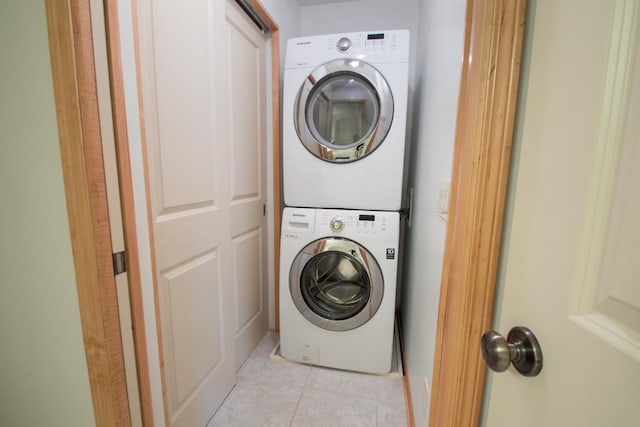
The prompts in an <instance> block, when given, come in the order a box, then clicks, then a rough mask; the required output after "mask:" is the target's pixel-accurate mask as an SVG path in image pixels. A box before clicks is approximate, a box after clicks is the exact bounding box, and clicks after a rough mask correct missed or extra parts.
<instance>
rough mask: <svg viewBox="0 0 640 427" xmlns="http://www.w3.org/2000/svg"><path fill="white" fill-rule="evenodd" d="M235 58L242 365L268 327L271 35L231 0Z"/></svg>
mask: <svg viewBox="0 0 640 427" xmlns="http://www.w3.org/2000/svg"><path fill="white" fill-rule="evenodd" d="M226 6H227V8H226V36H227V38H226V40H227V49H228V52H229V53H228V57H229V61H228V63H227V70H228V71H227V73H228V76H229V80H228V87H229V96H228V98H227V106H228V111H229V117H228V120H229V144H230V152H229V156H230V157H229V165H230V168H231V171H230V176H231V182H230V188H229V192H230V195H231V235H232V252H233V254H232V257H233V262H232V268H233V273H232V275H233V282H234V301H235V306H234V310H235V315H236V316H235V317H236V318H235V352H236V368H237V369H239V368H240V367H241V366H242V364H243V363H244V361H245V360H246V358H247V357H248V356H249V354H250V353H251V351H252V350H253V348H254V347H255V346H256V345H257V344H258V342H259V341H260V339H261V338H262V336H264V334H265V332H266V331H267V328H268V312H267V288H266V287H267V266H266V262H267V258H266V240H267V239H266V233H267V229H266V217H265V211H264V209H265V203H266V164H265V162H266V153H265V145H266V141H265V137H266V120H265V111H266V108H267V104H266V97H265V85H266V83H265V74H266V70H265V38H264V35H263V34H262V33H261V32H260V31H259V30H258V28H257V27H256V25H255V24H254V23H253V22H252V21H251V20H250V19H249V18H248V17H247V16H246V15H245V14H244V13H243V12H242V11H241V10H240V9H239V7H238V6H237V4H236V3H235V2H233V1H227V2H226Z"/></svg>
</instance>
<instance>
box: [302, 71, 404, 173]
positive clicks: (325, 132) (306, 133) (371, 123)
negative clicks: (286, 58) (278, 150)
mask: <svg viewBox="0 0 640 427" xmlns="http://www.w3.org/2000/svg"><path fill="white" fill-rule="evenodd" d="M392 120H393V96H392V94H391V89H390V88H389V85H388V84H387V82H386V80H385V79H384V77H383V76H382V74H380V72H378V70H376V69H375V68H374V67H372V66H371V65H369V64H367V63H366V62H363V61H358V60H355V59H336V60H334V61H330V62H327V63H325V64H323V65H321V66H320V67H318V68H316V69H315V70H314V71H313V72H312V73H311V74H310V75H309V76H308V77H307V79H306V80H305V81H304V83H303V85H302V87H301V88H300V90H299V92H298V96H297V98H296V103H295V108H294V124H295V128H296V132H297V134H298V137H299V138H300V141H301V142H302V144H303V145H304V146H305V148H306V149H307V150H309V152H311V153H312V154H313V155H314V156H316V157H318V158H320V159H322V160H325V161H328V162H332V163H348V162H353V161H356V160H359V159H361V158H363V157H366V156H367V155H369V154H371V153H372V152H373V151H374V150H375V149H376V148H378V147H379V146H380V144H382V142H383V141H384V139H385V138H386V136H387V134H388V133H389V129H390V128H391V122H392Z"/></svg>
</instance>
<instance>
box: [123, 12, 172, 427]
mask: <svg viewBox="0 0 640 427" xmlns="http://www.w3.org/2000/svg"><path fill="white" fill-rule="evenodd" d="M131 12H132V15H133V16H132V22H133V43H134V51H135V61H136V88H137V94H136V96H137V99H138V115H139V120H140V142H141V146H142V148H141V149H142V164H143V169H144V187H145V194H146V197H145V199H146V200H145V203H146V206H147V229H148V233H149V248H150V261H151V274H152V277H153V304H154V310H155V321H156V331H157V332H156V334H157V335H156V340H157V343H158V364H159V366H160V384H161V387H162V409H163V411H162V412H163V415H164V424H165V425H167V426H169V425H171V418H170V416H169V404H168V400H167V380H166V374H165V365H164V351H163V349H164V346H163V342H162V324H161V320H160V297H159V295H158V273H157V261H156V251H155V247H156V243H155V234H154V230H153V224H154V222H153V215H152V209H151V207H152V203H151V192H150V191H149V189H150V188H151V178H150V175H149V160H148V152H149V151H148V145H147V131H146V129H147V128H146V126H145V120H144V117H145V114H144V102H143V94H142V74H141V70H142V65H141V59H140V30H139V28H140V27H139V20H138V2H137V0H132V2H131ZM135 309H136V310H139V311H140V313H142V312H143V307H142V305H140V306H136V307H135ZM147 381H148V379H147Z"/></svg>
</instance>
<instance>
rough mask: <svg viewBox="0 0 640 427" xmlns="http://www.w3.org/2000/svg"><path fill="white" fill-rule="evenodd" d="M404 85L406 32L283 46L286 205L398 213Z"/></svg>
mask: <svg viewBox="0 0 640 427" xmlns="http://www.w3.org/2000/svg"><path fill="white" fill-rule="evenodd" d="M408 83H409V32H408V31H407V30H396V31H381V32H363V33H348V34H335V35H324V36H312V37H302V38H296V39H291V40H289V42H288V46H287V54H286V60H285V70H284V89H283V92H284V94H283V115H282V117H283V119H282V120H283V124H282V126H283V129H282V131H283V132H282V135H283V147H282V150H283V151H282V152H283V184H284V201H285V204H286V205H287V206H297V207H322V208H346V209H370V210H388V211H393V210H399V209H400V208H401V202H402V193H403V191H402V187H403V176H404V160H405V133H406V130H405V128H406V114H407V93H408Z"/></svg>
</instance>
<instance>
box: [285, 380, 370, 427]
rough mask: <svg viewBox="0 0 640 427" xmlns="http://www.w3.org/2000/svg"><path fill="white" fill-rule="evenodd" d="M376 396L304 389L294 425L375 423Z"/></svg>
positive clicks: (365, 426)
mask: <svg viewBox="0 0 640 427" xmlns="http://www.w3.org/2000/svg"><path fill="white" fill-rule="evenodd" d="M376 417H377V405H376V401H375V399H368V398H362V397H357V396H350V395H346V394H338V393H331V392H327V391H322V390H313V389H305V390H304V392H303V393H302V398H301V399H300V403H299V404H298V409H297V411H296V413H295V416H294V418H293V422H292V423H291V425H292V426H295V427H326V426H332V427H347V426H349V427H375V426H376Z"/></svg>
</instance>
